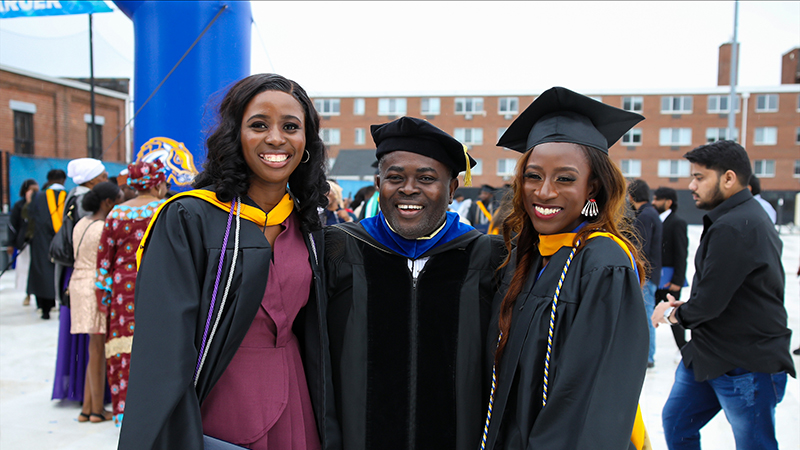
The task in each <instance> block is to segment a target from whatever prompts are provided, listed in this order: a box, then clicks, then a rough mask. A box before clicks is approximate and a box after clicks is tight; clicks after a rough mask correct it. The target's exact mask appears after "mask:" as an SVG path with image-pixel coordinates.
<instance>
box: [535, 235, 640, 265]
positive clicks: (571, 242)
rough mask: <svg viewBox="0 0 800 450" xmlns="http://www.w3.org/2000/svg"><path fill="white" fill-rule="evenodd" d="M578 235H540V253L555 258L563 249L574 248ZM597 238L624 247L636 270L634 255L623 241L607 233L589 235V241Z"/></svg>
mask: <svg viewBox="0 0 800 450" xmlns="http://www.w3.org/2000/svg"><path fill="white" fill-rule="evenodd" d="M576 235H577V233H559V234H540V235H539V244H538V246H539V253H540V254H541V255H542V256H553V255H555V254H556V252H557V251H558V249H560V248H561V247H574V246H575V236H576ZM597 236H605V237H607V238H609V239H611V240H613V241H614V242H616V243H617V244H618V245H619V246H620V247H622V249H623V250H625V253H626V254H627V255H628V258H630V260H631V266H633V268H634V270H636V263H635V262H634V260H633V255H632V254H631V251H630V250H629V249H628V246H627V245H625V242H624V241H623V240H622V239H620V238H618V237H617V236H614V235H613V234H611V233H607V232H605V231H595V232H593V233H591V234H590V235H589V239H592V238H595V237H597Z"/></svg>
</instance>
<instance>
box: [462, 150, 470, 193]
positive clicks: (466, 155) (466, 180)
mask: <svg viewBox="0 0 800 450" xmlns="http://www.w3.org/2000/svg"><path fill="white" fill-rule="evenodd" d="M461 145H462V146H464V158H466V160H467V172H466V173H465V174H464V186H472V168H471V167H470V165H469V153H467V146H466V145H464V144H461Z"/></svg>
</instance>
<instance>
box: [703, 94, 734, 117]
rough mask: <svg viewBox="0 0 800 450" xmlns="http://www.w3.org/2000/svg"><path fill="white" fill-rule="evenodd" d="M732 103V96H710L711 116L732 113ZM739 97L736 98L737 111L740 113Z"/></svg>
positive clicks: (709, 111)
mask: <svg viewBox="0 0 800 450" xmlns="http://www.w3.org/2000/svg"><path fill="white" fill-rule="evenodd" d="M730 102H731V97H730V95H709V96H708V113H709V114H724V113H728V112H730V106H729V103H730ZM739 102H740V100H739V96H738V95H737V96H736V111H737V112H738V111H739Z"/></svg>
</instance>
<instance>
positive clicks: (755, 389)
mask: <svg viewBox="0 0 800 450" xmlns="http://www.w3.org/2000/svg"><path fill="white" fill-rule="evenodd" d="M684 157H685V158H686V159H688V160H689V162H690V163H691V166H690V167H691V176H692V181H691V182H690V183H689V189H690V190H691V191H692V196H693V198H694V200H695V205H696V206H697V207H698V208H700V209H704V210H707V211H708V213H706V215H705V216H703V234H702V235H701V238H700V245H699V247H698V249H697V253H696V256H695V276H694V280H693V281H692V291H691V295H690V298H689V301H688V302H681V301H676V300H675V298H674V297H672V296H671V295H667V298H668V299H669V302H663V303H661V304H659V305H658V306H656V308H655V311H654V312H653V315H652V317H651V321H652V322H653V325H656V326H657V325H658V324H659V323H670V324H675V323H679V324H681V326H683V327H684V328H688V329H690V330H692V339H691V340H690V341H689V342H688V343H687V344H686V345H684V346H683V348H682V349H681V354H682V356H683V360H682V361H681V362H682V364H679V365H678V368H677V370H676V372H675V383H674V384H673V386H672V391H671V392H670V394H669V398H668V399H667V402H666V403H665V404H664V409H663V411H662V416H661V418H662V422H663V426H664V437H665V438H666V441H667V447H668V448H669V449H670V450H676V449H699V448H700V429H701V428H703V426H705V424H706V423H708V421H709V420H711V419H712V418H713V417H714V416H715V415H716V414H717V413H718V412H719V411H720V410H723V411H725V416H726V417H727V419H728V422H729V423H730V424H731V428H732V429H733V436H734V439H735V440H736V448H737V449H777V448H778V442H777V440H776V439H775V406H776V405H777V404H778V403H779V402H780V401H781V400H782V399H783V394H784V391H785V389H786V376H787V374H788V375H791V376H793V377H794V376H795V369H794V362H793V361H792V357H791V355H790V354H789V340H790V338H791V331H790V330H789V329H788V328H787V326H786V320H787V314H786V308H785V306H784V304H783V297H784V286H785V278H784V277H785V275H784V272H783V266H782V264H781V250H782V246H783V244H782V242H781V239H780V237H779V236H778V233H777V232H776V231H775V228H774V227H773V226H772V221H771V220H770V218H769V216H767V213H766V212H764V209H763V208H762V207H761V205H760V204H759V203H758V202H757V201H756V200H755V199H754V198H753V195H752V194H751V193H750V191H748V190H747V188H746V187H747V182H748V180H749V179H750V175H751V166H750V160H749V158H748V157H747V152H746V151H745V150H744V148H742V146H740V145H739V144H737V143H735V142H732V141H718V142H715V143H713V144H708V145H703V146H700V147H697V148H695V149H694V150H692V151H690V152H689V153H687V154H686V155H684Z"/></svg>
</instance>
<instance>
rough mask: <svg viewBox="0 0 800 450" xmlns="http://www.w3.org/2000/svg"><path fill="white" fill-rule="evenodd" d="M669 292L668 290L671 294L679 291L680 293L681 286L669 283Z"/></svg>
mask: <svg viewBox="0 0 800 450" xmlns="http://www.w3.org/2000/svg"><path fill="white" fill-rule="evenodd" d="M667 290H668V291H671V292H678V291H680V290H681V287H680V286H678V285H677V284H675V283H669V284H668V285H667Z"/></svg>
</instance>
